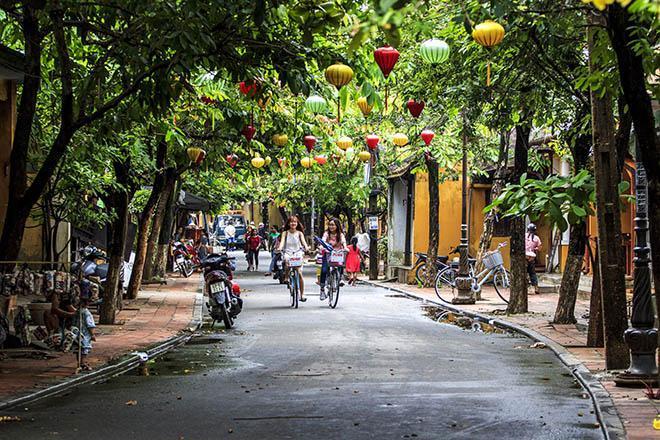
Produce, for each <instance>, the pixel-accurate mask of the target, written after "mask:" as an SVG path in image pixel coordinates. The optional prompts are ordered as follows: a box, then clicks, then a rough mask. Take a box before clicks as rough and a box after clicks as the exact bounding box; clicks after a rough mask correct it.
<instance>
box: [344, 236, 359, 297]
mask: <svg viewBox="0 0 660 440" xmlns="http://www.w3.org/2000/svg"><path fill="white" fill-rule="evenodd" d="M361 264H362V252H360V249H359V248H358V239H357V237H353V238H352V239H351V244H350V245H348V255H347V256H346V272H347V273H348V284H352V285H355V282H356V281H357V276H358V273H359V272H360V265H361Z"/></svg>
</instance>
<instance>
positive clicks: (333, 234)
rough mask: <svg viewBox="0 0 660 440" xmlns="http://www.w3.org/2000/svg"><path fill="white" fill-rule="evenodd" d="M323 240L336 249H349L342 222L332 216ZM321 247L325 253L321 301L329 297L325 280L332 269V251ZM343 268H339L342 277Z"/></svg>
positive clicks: (323, 253)
mask: <svg viewBox="0 0 660 440" xmlns="http://www.w3.org/2000/svg"><path fill="white" fill-rule="evenodd" d="M322 240H323V241H324V242H326V243H327V244H329V245H330V246H332V249H333V250H336V251H345V250H347V248H346V237H345V236H344V233H343V232H342V231H341V222H340V221H339V220H338V219H336V218H332V219H330V221H329V222H328V229H326V230H325V232H324V233H323V238H322ZM320 249H321V254H322V255H323V262H322V264H321V280H320V283H321V295H320V296H319V299H320V300H321V301H323V300H325V299H326V298H327V297H326V295H325V281H326V279H327V278H328V272H329V271H330V264H329V261H328V259H329V257H330V253H329V252H328V251H327V250H326V249H324V248H322V247H321V248H320ZM342 271H343V268H341V267H340V268H339V274H340V275H339V276H340V279H341V275H342Z"/></svg>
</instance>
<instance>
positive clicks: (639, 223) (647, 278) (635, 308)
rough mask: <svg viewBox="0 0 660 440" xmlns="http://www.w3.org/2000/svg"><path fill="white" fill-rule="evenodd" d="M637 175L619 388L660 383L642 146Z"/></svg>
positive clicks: (637, 153) (637, 162) (617, 378)
mask: <svg viewBox="0 0 660 440" xmlns="http://www.w3.org/2000/svg"><path fill="white" fill-rule="evenodd" d="M635 156H636V173H635V196H636V197H635V206H636V208H637V215H636V216H635V249H634V251H635V260H634V263H635V269H634V272H633V277H634V281H633V299H632V302H633V305H632V316H631V318H630V323H631V327H630V328H629V329H628V330H626V331H625V333H624V339H625V341H626V344H628V347H629V348H630V366H629V367H628V369H627V370H626V371H624V372H623V373H621V374H619V375H617V377H616V378H615V379H614V382H615V383H616V384H617V386H639V385H643V384H649V385H652V384H657V383H658V365H657V363H656V357H655V356H656V353H655V352H656V348H657V347H658V329H657V328H654V327H653V324H654V317H653V305H652V303H651V301H652V297H651V271H650V269H649V261H650V260H649V253H650V248H649V243H648V240H647V233H648V230H649V221H648V190H647V181H646V170H645V169H644V165H643V164H642V162H641V157H640V152H639V145H637V148H636V154H635Z"/></svg>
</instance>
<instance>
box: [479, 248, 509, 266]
mask: <svg viewBox="0 0 660 440" xmlns="http://www.w3.org/2000/svg"><path fill="white" fill-rule="evenodd" d="M482 261H483V263H484V266H485V267H486V269H493V268H495V267H497V266H501V265H502V264H504V260H503V259H502V253H501V252H500V251H499V250H497V251H493V252H491V253H489V254H486V255H484V258H483V260H482Z"/></svg>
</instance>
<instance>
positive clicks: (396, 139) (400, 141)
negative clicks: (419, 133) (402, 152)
mask: <svg viewBox="0 0 660 440" xmlns="http://www.w3.org/2000/svg"><path fill="white" fill-rule="evenodd" d="M392 143H393V144H394V145H396V146H397V147H403V146H404V145H407V144H408V136H406V135H405V134H403V133H395V134H394V136H392Z"/></svg>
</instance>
